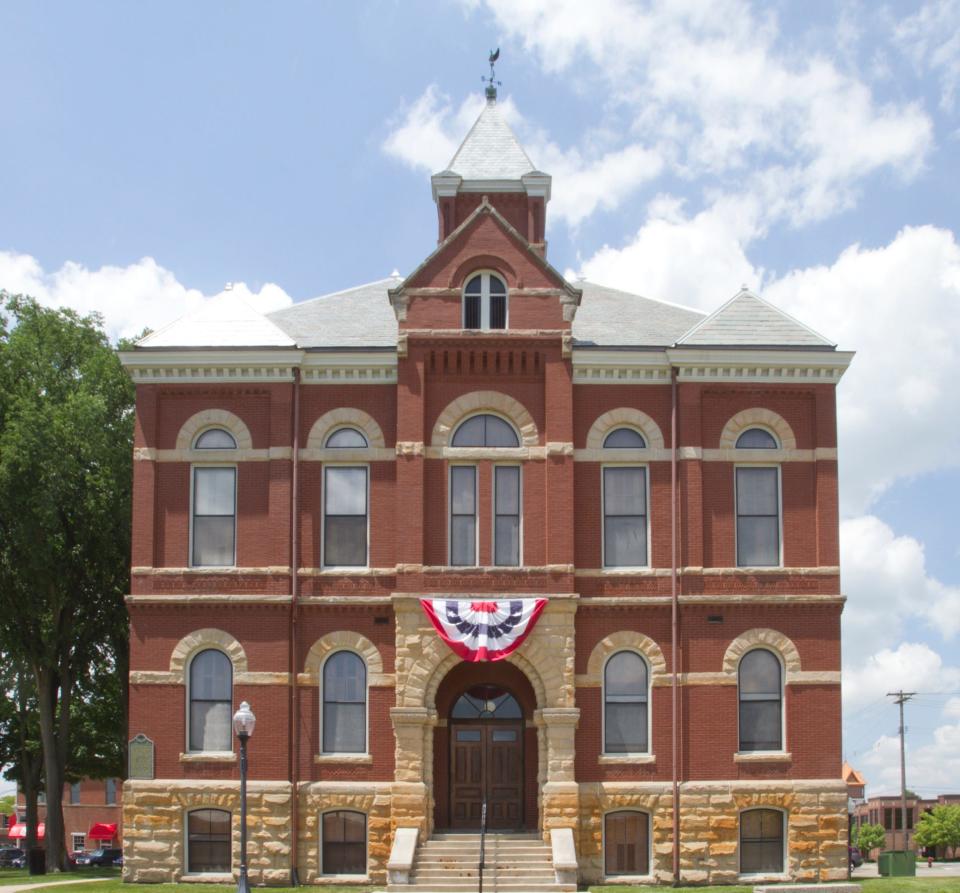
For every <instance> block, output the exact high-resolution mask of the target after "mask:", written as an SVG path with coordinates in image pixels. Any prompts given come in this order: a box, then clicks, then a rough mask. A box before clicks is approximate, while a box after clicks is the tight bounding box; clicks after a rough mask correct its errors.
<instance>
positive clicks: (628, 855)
mask: <svg viewBox="0 0 960 893" xmlns="http://www.w3.org/2000/svg"><path fill="white" fill-rule="evenodd" d="M603 872H604V874H605V875H606V876H607V877H619V876H643V875H648V874H650V815H649V813H646V812H642V811H640V810H633V809H623V810H618V811H617V812H608V813H607V814H606V815H605V816H604V817H603Z"/></svg>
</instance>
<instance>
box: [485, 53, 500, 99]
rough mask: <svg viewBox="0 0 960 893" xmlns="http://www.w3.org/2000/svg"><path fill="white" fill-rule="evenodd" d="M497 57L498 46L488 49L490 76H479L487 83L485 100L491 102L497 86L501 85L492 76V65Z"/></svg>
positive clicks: (494, 96)
mask: <svg viewBox="0 0 960 893" xmlns="http://www.w3.org/2000/svg"><path fill="white" fill-rule="evenodd" d="M499 58H500V47H497V48H496V49H495V50H490V58H489V59H488V60H487V61H488V62H489V63H490V77H486V78H485V77H481V78H480V80H481V81H483V82H484V83H485V84H486V85H487V91H486V92H487V102H493V101H494V100H495V99H496V98H497V87H502V86H503V84H502V83H501V82H500V81H497V80H494V76H493V66H494V63H495V62H496V61H497V59H499Z"/></svg>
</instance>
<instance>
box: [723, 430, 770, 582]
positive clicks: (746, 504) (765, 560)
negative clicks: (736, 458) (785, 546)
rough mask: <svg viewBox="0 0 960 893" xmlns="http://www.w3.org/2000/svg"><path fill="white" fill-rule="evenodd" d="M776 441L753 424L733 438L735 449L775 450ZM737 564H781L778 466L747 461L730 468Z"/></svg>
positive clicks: (766, 431) (765, 431)
mask: <svg viewBox="0 0 960 893" xmlns="http://www.w3.org/2000/svg"><path fill="white" fill-rule="evenodd" d="M779 448H780V441H779V440H778V439H777V437H776V436H775V435H774V434H772V433H771V432H770V431H768V430H767V429H766V428H761V427H757V426H753V427H750V428H747V429H746V430H744V431H743V432H742V433H741V434H740V435H739V436H738V437H737V440H736V446H735V449H737V450H777V449H779ZM734 476H735V490H736V515H737V567H778V566H779V565H780V563H781V539H782V537H781V510H780V466H779V464H767V463H763V464H761V463H757V462H751V463H750V464H741V463H737V465H736V466H735V467H734Z"/></svg>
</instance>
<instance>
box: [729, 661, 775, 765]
mask: <svg viewBox="0 0 960 893" xmlns="http://www.w3.org/2000/svg"><path fill="white" fill-rule="evenodd" d="M737 692H738V701H739V729H740V733H739V739H740V741H739V750H740V752H741V753H750V752H755V751H777V752H779V751H782V750H783V665H782V664H781V662H780V658H779V657H778V656H777V655H776V654H775V653H774V652H773V651H770V650H768V649H766V648H754V649H752V650H751V651H748V652H747V653H746V654H744V655H743V657H742V658H740V665H739V667H738V668H737Z"/></svg>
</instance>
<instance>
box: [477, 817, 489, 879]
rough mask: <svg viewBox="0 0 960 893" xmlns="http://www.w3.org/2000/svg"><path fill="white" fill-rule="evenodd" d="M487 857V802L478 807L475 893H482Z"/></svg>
mask: <svg viewBox="0 0 960 893" xmlns="http://www.w3.org/2000/svg"><path fill="white" fill-rule="evenodd" d="M486 855H487V801H486V798H484V801H483V805H482V806H481V807H480V863H479V865H477V878H478V883H477V893H483V863H484V860H485V859H486Z"/></svg>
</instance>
